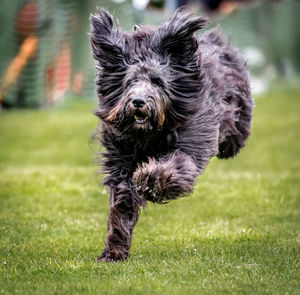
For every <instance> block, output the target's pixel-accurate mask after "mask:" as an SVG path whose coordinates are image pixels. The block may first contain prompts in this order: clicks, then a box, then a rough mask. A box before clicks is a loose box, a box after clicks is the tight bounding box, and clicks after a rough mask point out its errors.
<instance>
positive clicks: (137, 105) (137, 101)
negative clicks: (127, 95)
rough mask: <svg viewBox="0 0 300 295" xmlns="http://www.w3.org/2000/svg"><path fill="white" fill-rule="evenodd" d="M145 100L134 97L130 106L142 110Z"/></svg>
mask: <svg viewBox="0 0 300 295" xmlns="http://www.w3.org/2000/svg"><path fill="white" fill-rule="evenodd" d="M146 102H147V101H146V99H145V98H143V97H140V96H138V97H135V98H134V99H133V100H132V104H133V106H134V107H135V108H137V109H139V108H142V107H143V106H144V105H145V104H146Z"/></svg>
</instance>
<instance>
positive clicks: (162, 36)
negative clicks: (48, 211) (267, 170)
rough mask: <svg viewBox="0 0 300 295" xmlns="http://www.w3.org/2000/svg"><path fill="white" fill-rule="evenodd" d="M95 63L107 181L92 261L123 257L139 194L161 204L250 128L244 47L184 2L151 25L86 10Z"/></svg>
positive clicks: (183, 190)
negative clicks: (104, 220)
mask: <svg viewBox="0 0 300 295" xmlns="http://www.w3.org/2000/svg"><path fill="white" fill-rule="evenodd" d="M90 20H91V33H90V39H91V45H92V50H93V56H94V58H95V59H96V61H97V62H98V66H97V93H98V97H99V108H98V109H97V111H96V115H97V116H98V117H99V118H100V119H101V132H102V134H101V138H102V140H101V141H102V144H103V145H104V146H105V148H106V152H105V153H104V167H105V172H106V173H107V174H108V176H107V177H106V178H105V181H104V183H105V184H106V185H107V186H108V187H109V189H110V202H109V205H110V214H109V220H108V234H107V238H106V243H105V249H104V251H103V253H102V255H101V256H100V257H99V258H98V260H99V261H117V260H122V259H125V258H126V257H127V256H128V255H129V250H130V245H131V240H132V232H133V228H134V226H135V224H136V222H137V220H138V217H139V210H140V208H141V206H144V205H145V203H146V201H151V202H156V203H167V202H169V201H171V200H174V199H176V198H178V197H181V196H185V195H187V194H188V193H190V192H192V189H193V185H194V183H195V179H196V177H197V176H198V175H199V174H201V173H202V172H203V171H204V169H205V167H206V166H207V164H208V162H209V159H210V158H211V157H213V156H217V157H219V158H229V157H233V156H235V155H236V154H237V153H238V152H239V150H240V149H241V148H242V147H244V145H245V142H246V140H247V138H248V136H249V133H250V126H251V118H252V110H253V105H254V103H253V100H252V98H251V94H250V86H249V80H248V69H247V64H246V62H245V60H244V59H243V58H242V56H241V54H240V53H239V52H238V51H237V50H236V49H234V48H232V46H230V45H229V44H227V43H225V42H224V41H223V40H222V38H221V36H220V34H219V33H218V32H217V31H209V32H206V33H204V34H203V35H202V36H200V37H197V36H195V34H194V33H195V32H196V31H197V30H200V29H202V28H203V27H204V26H205V25H206V23H207V21H206V19H204V18H201V17H196V16H193V15H191V14H190V13H188V12H187V11H186V10H185V9H178V10H177V11H176V12H175V14H174V15H173V17H172V18H171V19H170V20H169V21H168V22H167V23H165V24H163V25H161V26H159V27H158V28H151V27H142V28H139V27H135V28H134V31H133V32H132V33H124V32H122V31H121V30H120V29H119V28H118V26H116V27H114V25H113V18H112V17H111V15H110V14H108V13H107V12H106V11H105V10H102V9H98V11H97V14H95V15H91V18H90Z"/></svg>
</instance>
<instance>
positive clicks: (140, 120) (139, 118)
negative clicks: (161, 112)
mask: <svg viewBox="0 0 300 295" xmlns="http://www.w3.org/2000/svg"><path fill="white" fill-rule="evenodd" d="M148 119H149V117H148V114H146V113H142V112H141V111H136V112H135V114H134V120H135V123H136V124H139V125H142V124H145V123H147V122H148Z"/></svg>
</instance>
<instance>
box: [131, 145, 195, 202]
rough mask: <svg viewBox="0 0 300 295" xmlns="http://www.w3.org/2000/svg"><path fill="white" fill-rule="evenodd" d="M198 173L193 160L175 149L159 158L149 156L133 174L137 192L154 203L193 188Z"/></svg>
mask: <svg viewBox="0 0 300 295" xmlns="http://www.w3.org/2000/svg"><path fill="white" fill-rule="evenodd" d="M198 173H199V169H198V168H197V166H196V164H195V162H194V160H193V159H192V158H191V157H190V156H188V155H187V154H185V153H183V152H181V151H178V150H176V151H175V152H173V153H169V154H167V155H164V156H163V157H161V158H158V159H154V158H150V159H149V161H148V162H147V163H146V162H144V163H142V164H140V165H139V166H138V168H137V169H136V171H135V172H134V174H133V178H134V180H135V181H136V186H137V192H138V193H139V194H140V195H141V196H142V197H143V198H145V199H146V200H148V201H151V202H154V203H167V202H169V201H171V200H174V199H176V198H178V197H181V196H184V195H186V194H188V193H190V192H192V190H193V185H194V182H195V179H196V177H197V175H198Z"/></svg>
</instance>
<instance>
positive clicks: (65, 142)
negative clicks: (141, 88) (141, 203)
mask: <svg viewBox="0 0 300 295" xmlns="http://www.w3.org/2000/svg"><path fill="white" fill-rule="evenodd" d="M256 104H257V107H256V110H255V116H254V126H253V132H252V136H251V138H250V140H249V142H248V145H247V146H246V148H245V149H244V150H243V151H242V152H241V153H240V154H239V155H238V157H237V158H235V159H233V160H228V161H221V160H217V159H213V160H212V161H211V163H210V165H209V167H208V169H207V170H206V172H205V174H204V175H202V176H200V177H199V180H198V184H197V186H196V188H195V191H194V193H193V194H192V195H191V196H190V197H188V198H184V199H180V200H177V201H175V202H173V203H170V204H168V205H152V204H149V206H148V207H147V209H145V210H144V211H143V212H142V213H141V217H140V220H139V222H138V224H137V226H136V228H135V233H134V240H133V245H132V249H131V256H130V258H129V259H128V260H127V261H125V262H119V263H108V264H97V263H96V257H97V256H98V255H99V254H100V253H101V250H102V248H103V246H104V240H105V234H106V222H107V215H108V197H107V192H106V189H105V188H104V187H101V186H100V187H99V182H100V180H101V177H102V176H101V175H99V174H97V170H98V168H97V167H96V166H94V165H93V164H92V158H93V152H92V150H93V148H92V147H91V146H90V145H89V136H90V134H91V132H92V130H93V128H94V127H95V126H96V123H97V120H96V118H94V116H93V115H92V110H93V107H94V104H93V103H84V102H79V101H77V102H66V103H64V104H63V105H61V106H58V107H56V108H54V109H51V110H38V111H37V110H36V111H32V110H23V111H9V112H1V113H0V294H81V293H82V294H172V295H174V294H184V295H187V294H300V270H299V269H300V92H299V91H297V90H289V91H281V92H280V91H279V92H276V93H275V92H274V93H270V94H268V95H265V96H264V97H257V98H256Z"/></svg>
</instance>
